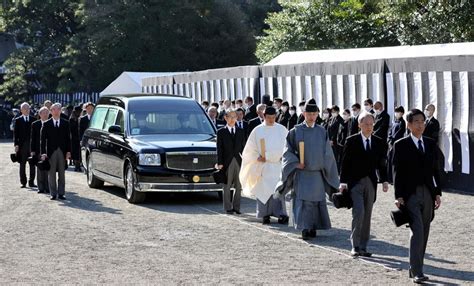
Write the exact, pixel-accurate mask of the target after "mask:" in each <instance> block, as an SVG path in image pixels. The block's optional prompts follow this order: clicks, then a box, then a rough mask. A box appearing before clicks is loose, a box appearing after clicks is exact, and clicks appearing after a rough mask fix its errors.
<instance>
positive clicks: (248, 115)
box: [244, 104, 258, 122]
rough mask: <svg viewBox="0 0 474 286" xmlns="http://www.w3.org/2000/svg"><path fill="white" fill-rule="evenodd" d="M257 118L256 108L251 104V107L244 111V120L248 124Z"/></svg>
mask: <svg viewBox="0 0 474 286" xmlns="http://www.w3.org/2000/svg"><path fill="white" fill-rule="evenodd" d="M257 116H258V114H257V106H256V105H255V104H252V106H250V107H249V108H247V111H245V116H244V120H245V121H247V122H248V121H250V120H252V119H254V118H255V117H257Z"/></svg>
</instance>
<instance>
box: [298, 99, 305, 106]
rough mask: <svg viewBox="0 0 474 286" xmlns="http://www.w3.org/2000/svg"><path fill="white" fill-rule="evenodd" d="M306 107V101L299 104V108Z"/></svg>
mask: <svg viewBox="0 0 474 286" xmlns="http://www.w3.org/2000/svg"><path fill="white" fill-rule="evenodd" d="M305 105H306V101H304V100H303V101H302V102H300V104H298V106H305Z"/></svg>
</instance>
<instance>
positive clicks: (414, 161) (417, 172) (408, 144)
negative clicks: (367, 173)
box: [392, 136, 441, 202]
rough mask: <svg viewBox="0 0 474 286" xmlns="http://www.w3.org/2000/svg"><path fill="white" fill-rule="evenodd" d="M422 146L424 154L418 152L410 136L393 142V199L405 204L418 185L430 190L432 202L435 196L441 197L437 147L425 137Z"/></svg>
mask: <svg viewBox="0 0 474 286" xmlns="http://www.w3.org/2000/svg"><path fill="white" fill-rule="evenodd" d="M423 144H424V149H425V150H424V151H425V152H424V153H422V152H420V151H419V150H418V146H416V145H415V142H413V139H412V138H411V136H406V137H404V138H402V139H400V140H398V141H397V142H395V145H394V147H393V160H392V165H393V182H394V187H395V198H403V200H405V202H406V201H407V200H408V198H409V197H410V196H411V195H412V194H414V193H415V191H416V187H417V186H419V185H425V186H426V187H427V188H428V189H429V190H430V193H431V196H432V197H433V201H434V199H435V198H436V195H441V185H440V183H441V181H440V170H439V164H438V154H439V150H438V146H437V145H436V143H435V142H434V140H432V139H430V138H428V137H425V136H423ZM433 179H434V181H435V182H436V186H435V184H434V182H433Z"/></svg>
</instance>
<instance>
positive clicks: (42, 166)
mask: <svg viewBox="0 0 474 286" xmlns="http://www.w3.org/2000/svg"><path fill="white" fill-rule="evenodd" d="M37 166H38V169H40V170H41V171H49V169H50V168H51V165H50V164H49V160H48V159H46V160H44V161H39V162H38V164H37Z"/></svg>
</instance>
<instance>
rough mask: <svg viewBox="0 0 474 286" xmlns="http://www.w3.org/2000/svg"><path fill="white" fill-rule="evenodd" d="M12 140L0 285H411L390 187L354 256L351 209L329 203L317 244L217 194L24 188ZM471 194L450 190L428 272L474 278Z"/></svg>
mask: <svg viewBox="0 0 474 286" xmlns="http://www.w3.org/2000/svg"><path fill="white" fill-rule="evenodd" d="M11 151H12V144H11V143H9V142H7V143H5V142H3V143H0V154H4V155H2V156H1V158H0V284H8V285H10V284H167V285H168V284H347V285H349V284H369V283H370V284H411V281H410V280H409V279H408V271H407V268H408V263H407V262H408V257H407V256H408V248H407V246H408V236H409V231H408V229H407V228H405V227H401V228H395V227H394V226H393V225H392V224H391V221H390V218H389V211H390V210H391V209H393V205H392V204H393V203H392V201H393V190H391V191H389V193H382V192H381V191H380V190H379V191H380V192H379V194H378V200H377V202H376V204H375V207H374V213H373V219H372V235H373V237H372V241H371V243H370V245H369V251H371V252H373V253H374V256H373V257H372V258H368V259H352V258H351V257H350V256H349V254H350V241H349V230H350V222H351V213H350V211H348V210H337V209H335V208H333V207H332V206H331V207H330V208H329V212H330V216H331V220H332V224H333V228H332V229H331V230H328V231H321V232H318V237H317V238H316V239H314V240H312V241H310V242H304V241H302V240H301V239H299V233H297V232H295V231H293V230H292V229H291V228H288V227H287V226H280V225H278V224H276V222H275V221H273V222H274V223H273V224H272V225H270V226H263V225H262V224H261V223H260V222H259V221H257V220H256V219H254V216H255V200H253V199H251V198H244V199H243V202H242V211H243V212H244V213H243V214H242V215H240V216H229V215H224V214H222V211H221V208H222V206H221V202H220V201H219V200H218V199H217V195H216V194H198V193H195V194H152V195H151V196H149V197H148V199H147V201H146V203H145V204H142V205H132V204H129V203H128V202H127V201H126V200H125V199H124V194H123V193H124V192H123V190H121V189H120V188H116V187H112V186H106V187H104V188H103V189H102V190H96V189H90V188H88V187H87V185H86V178H85V176H84V175H83V174H80V173H75V172H72V171H68V172H67V174H66V197H67V200H66V201H50V200H49V198H48V196H46V195H44V194H37V193H36V190H34V189H28V188H27V189H20V184H19V178H18V165H16V164H13V163H11V162H10V160H9V157H8V154H9V153H10V152H11ZM473 206H474V196H472V195H468V194H463V193H456V192H445V193H444V196H443V204H442V206H441V208H440V210H438V211H437V213H436V218H435V220H434V222H433V224H432V231H431V236H430V240H429V243H428V249H427V255H426V259H425V264H426V265H425V273H426V274H427V275H428V276H430V277H431V282H432V283H436V284H474V263H473V258H474V253H473V252H474V241H473V240H472V238H471V237H472V233H473V230H474V227H473V222H472V217H473V215H474V210H473Z"/></svg>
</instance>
